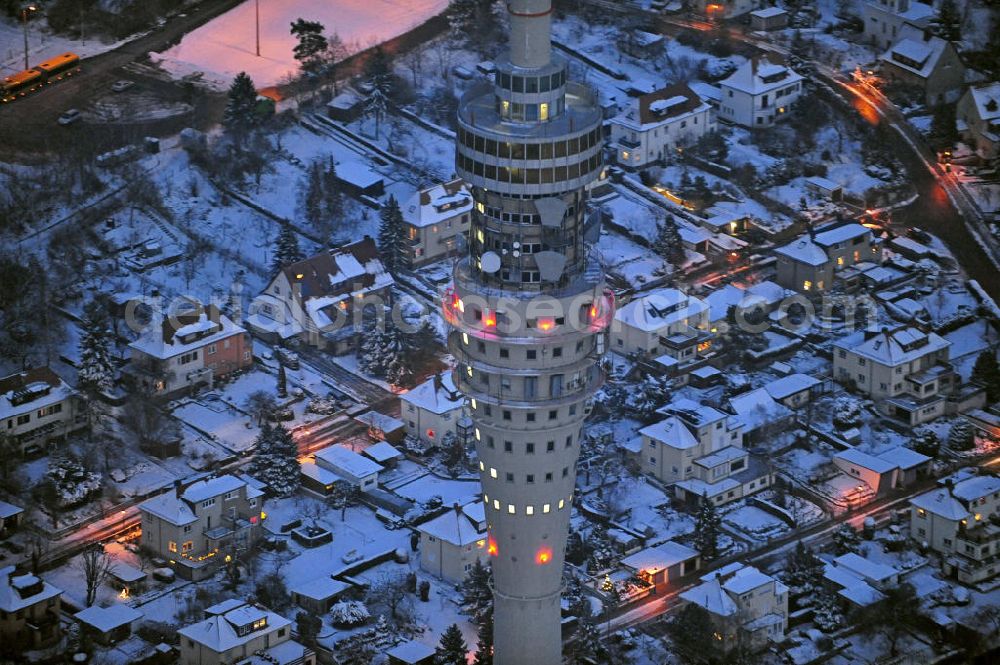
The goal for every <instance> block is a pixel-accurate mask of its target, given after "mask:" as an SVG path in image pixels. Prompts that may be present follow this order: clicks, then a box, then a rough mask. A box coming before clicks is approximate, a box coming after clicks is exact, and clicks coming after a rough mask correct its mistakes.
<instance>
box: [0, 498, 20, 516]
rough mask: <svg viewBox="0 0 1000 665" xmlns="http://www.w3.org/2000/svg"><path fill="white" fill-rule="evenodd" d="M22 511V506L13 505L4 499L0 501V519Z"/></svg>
mask: <svg viewBox="0 0 1000 665" xmlns="http://www.w3.org/2000/svg"><path fill="white" fill-rule="evenodd" d="M23 512H24V508H21V507H19V506H15V505H14V504H12V503H7V502H6V501H0V520H5V519H7V518H9V517H13V516H14V515H19V514H21V513H23Z"/></svg>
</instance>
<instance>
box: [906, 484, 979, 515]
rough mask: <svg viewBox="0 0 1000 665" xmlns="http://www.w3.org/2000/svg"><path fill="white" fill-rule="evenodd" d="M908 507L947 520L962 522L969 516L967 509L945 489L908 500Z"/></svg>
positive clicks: (935, 490)
mask: <svg viewBox="0 0 1000 665" xmlns="http://www.w3.org/2000/svg"><path fill="white" fill-rule="evenodd" d="M910 505H911V506H915V507H917V508H920V509H922V510H926V511H927V512H929V513H931V514H933V515H937V516H939V517H943V518H945V519H948V520H952V521H958V520H964V519H966V518H967V517H968V516H969V509H968V508H966V507H965V505H964V504H963V503H962V502H961V501H959V500H958V499H956V498H955V497H953V496H952V495H951V493H950V492H948V490H947V489H934V490H931V491H930V492H926V493H924V494H921V495H919V496H915V497H913V498H912V499H910Z"/></svg>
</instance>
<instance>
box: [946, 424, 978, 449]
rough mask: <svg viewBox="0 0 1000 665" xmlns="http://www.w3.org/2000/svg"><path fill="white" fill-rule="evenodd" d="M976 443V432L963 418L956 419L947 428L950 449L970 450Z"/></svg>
mask: <svg viewBox="0 0 1000 665" xmlns="http://www.w3.org/2000/svg"><path fill="white" fill-rule="evenodd" d="M975 443H976V432H975V430H974V429H973V428H972V423H970V422H969V421H968V420H966V419H965V418H962V419H961V420H956V421H955V423H954V424H953V425H952V426H951V429H950V430H948V447H949V448H951V449H952V450H958V451H966V450H972V448H973V447H974V446H975Z"/></svg>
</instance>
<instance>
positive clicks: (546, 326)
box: [538, 319, 555, 332]
mask: <svg viewBox="0 0 1000 665" xmlns="http://www.w3.org/2000/svg"><path fill="white" fill-rule="evenodd" d="M554 325H555V322H553V321H552V319H538V327H539V328H541V329H542V330H543V331H544V332H548V331H550V330H552V327H553V326H554Z"/></svg>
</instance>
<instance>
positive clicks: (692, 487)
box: [677, 476, 741, 499]
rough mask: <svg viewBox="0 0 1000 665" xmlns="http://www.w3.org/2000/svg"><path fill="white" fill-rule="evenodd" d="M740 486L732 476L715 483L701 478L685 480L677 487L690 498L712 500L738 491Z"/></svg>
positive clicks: (678, 483)
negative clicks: (701, 497)
mask: <svg viewBox="0 0 1000 665" xmlns="http://www.w3.org/2000/svg"><path fill="white" fill-rule="evenodd" d="M740 484H741V483H740V481H738V480H736V479H735V478H733V477H732V476H729V477H727V478H723V479H722V480H718V481H715V482H707V481H704V480H702V479H701V478H685V479H684V480H681V481H678V482H677V487H680V488H681V489H682V490H684V491H685V492H687V493H688V494H689V495H690V496H707V497H708V498H709V499H711V498H714V497H717V496H719V495H721V494H725V493H726V492H728V491H730V490H734V489H736V488H737V487H739V486H740Z"/></svg>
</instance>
